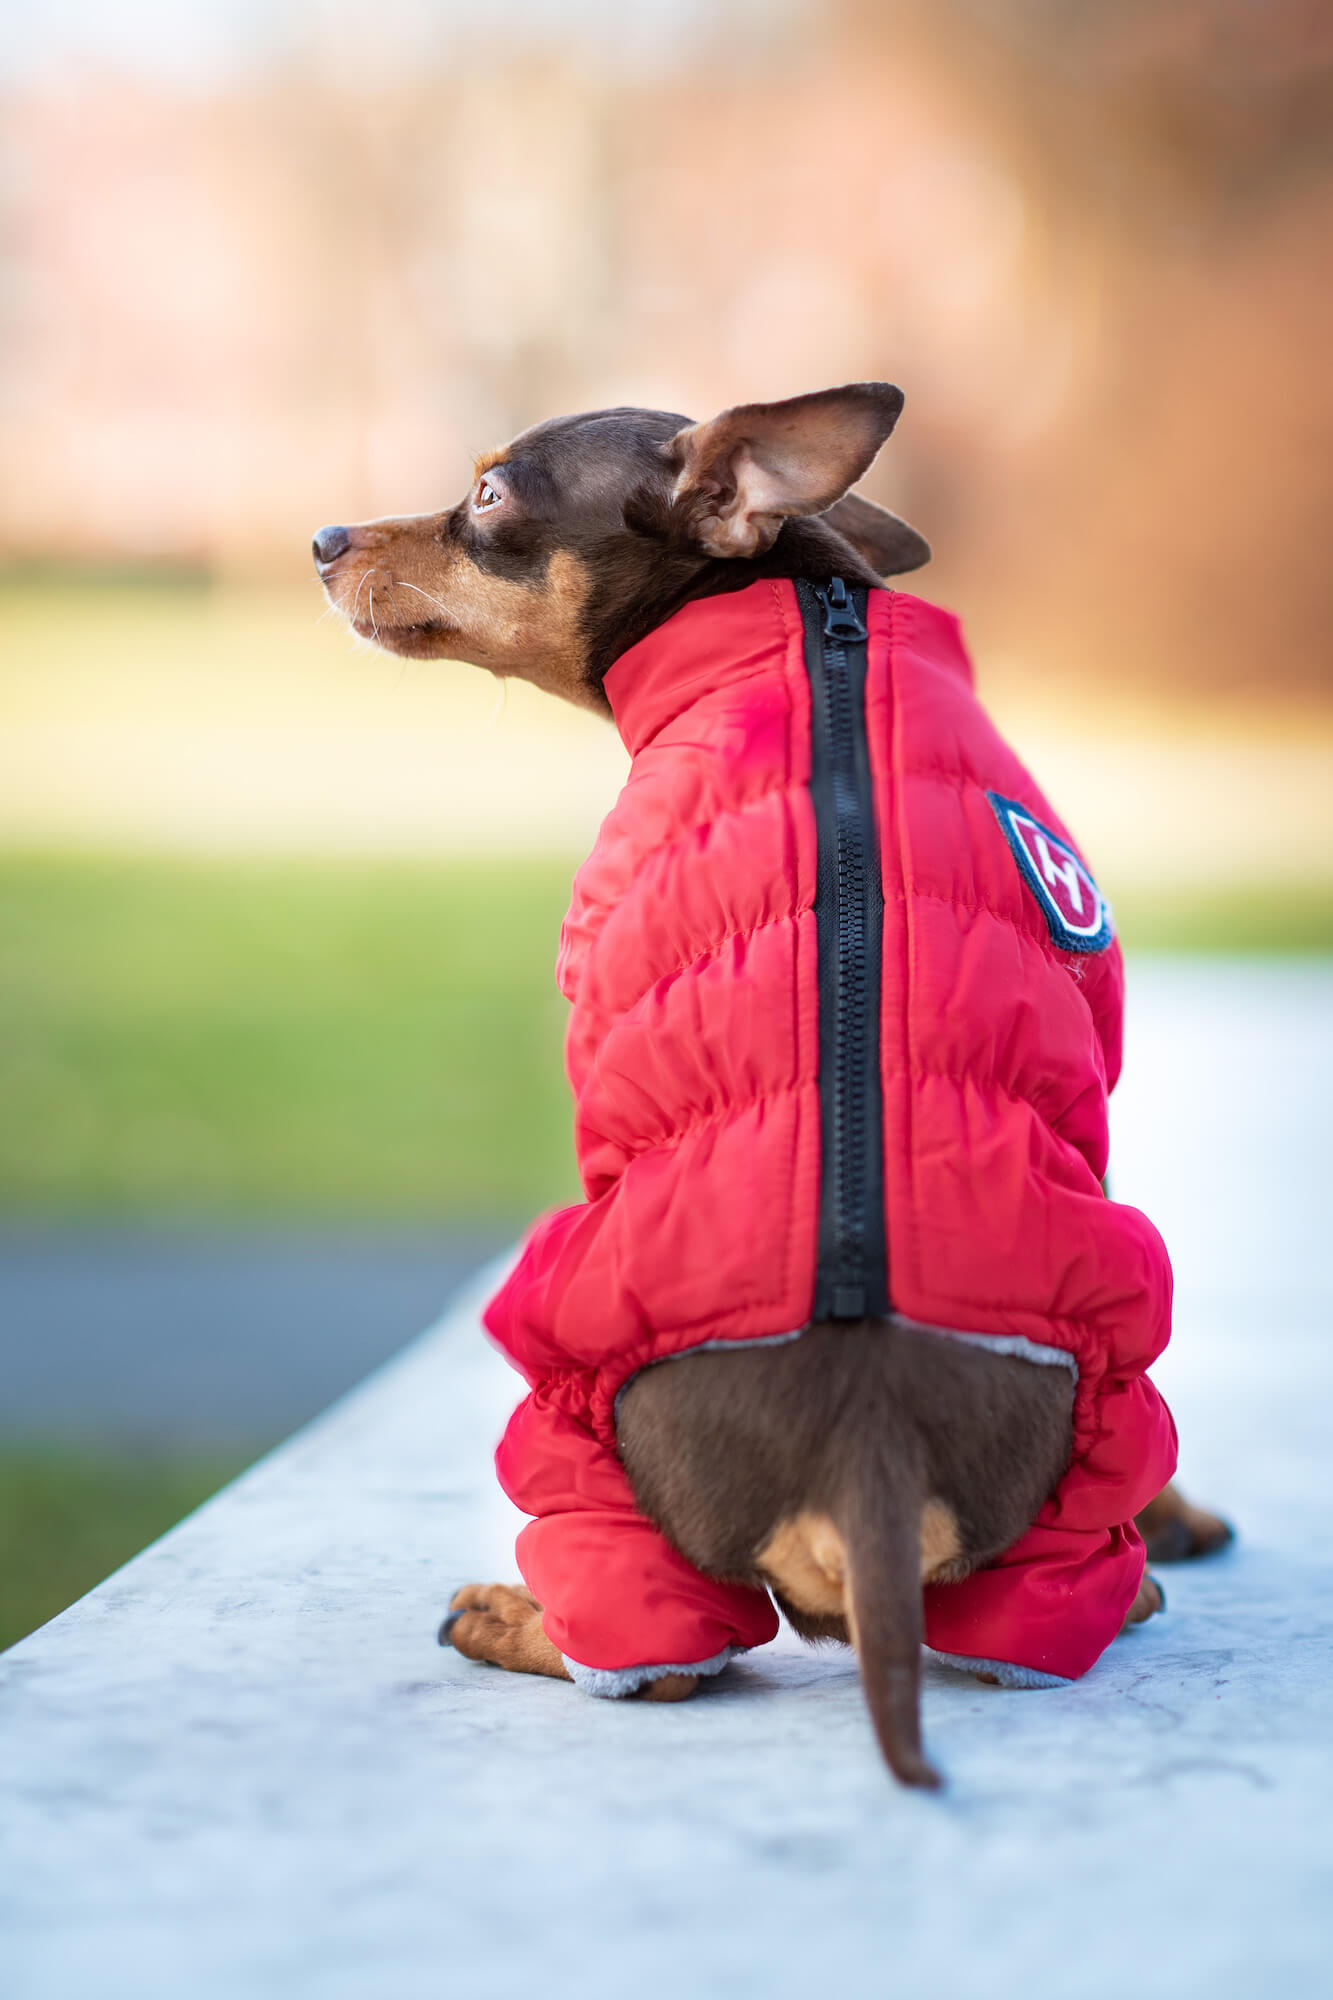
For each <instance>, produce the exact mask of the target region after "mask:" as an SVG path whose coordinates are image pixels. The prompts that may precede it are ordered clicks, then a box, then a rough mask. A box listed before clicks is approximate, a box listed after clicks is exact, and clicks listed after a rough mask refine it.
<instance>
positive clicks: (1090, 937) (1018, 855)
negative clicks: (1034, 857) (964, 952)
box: [986, 792, 1115, 952]
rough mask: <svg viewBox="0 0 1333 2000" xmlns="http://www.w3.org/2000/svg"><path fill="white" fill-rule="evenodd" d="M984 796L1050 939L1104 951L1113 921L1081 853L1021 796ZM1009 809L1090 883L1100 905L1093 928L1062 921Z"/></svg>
mask: <svg viewBox="0 0 1333 2000" xmlns="http://www.w3.org/2000/svg"><path fill="white" fill-rule="evenodd" d="M986 797H987V798H988V799H989V800H990V806H991V811H992V812H993V813H994V814H995V817H996V819H997V820H998V821H999V825H1000V832H1001V833H1002V834H1003V835H1004V837H1005V840H1006V842H1007V843H1008V846H1009V852H1010V853H1011V854H1012V855H1013V857H1014V860H1015V861H1016V862H1017V863H1018V872H1019V874H1020V875H1021V876H1022V877H1023V880H1024V881H1025V882H1026V883H1027V885H1028V887H1029V889H1031V891H1032V893H1033V895H1034V896H1035V897H1036V899H1037V903H1038V906H1039V908H1040V910H1041V913H1042V915H1043V916H1044V917H1045V919H1046V928H1047V930H1048V931H1049V932H1050V934H1051V937H1052V940H1053V941H1054V942H1055V943H1056V944H1058V945H1059V947H1060V949H1061V951H1083V952H1097V951H1105V950H1106V949H1107V947H1108V946H1109V945H1110V944H1111V942H1112V940H1113V939H1114V937H1115V922H1114V919H1113V917H1112V914H1111V905H1110V904H1109V903H1108V902H1107V900H1106V898H1105V896H1104V895H1103V894H1102V892H1101V889H1100V887H1099V886H1098V884H1097V882H1096V881H1095V880H1094V879H1093V874H1092V870H1091V869H1090V868H1089V867H1088V864H1087V862H1086V861H1085V860H1084V859H1083V856H1082V855H1081V854H1079V853H1077V852H1076V851H1075V850H1074V849H1073V848H1072V847H1071V846H1070V845H1069V842H1068V841H1067V840H1061V838H1060V836H1059V834H1058V833H1052V832H1051V829H1050V828H1049V827H1048V826H1046V825H1045V824H1044V823H1043V822H1042V821H1041V820H1039V819H1038V818H1037V815H1036V814H1035V813H1034V812H1033V811H1032V809H1031V807H1030V806H1025V805H1024V804H1023V803H1022V801H1021V800H1019V799H1007V798H1005V796H1004V794H1003V792H987V794H986ZM1010 813H1018V814H1020V815H1021V817H1022V818H1023V819H1025V820H1026V821H1027V822H1028V824H1029V825H1030V826H1035V827H1036V829H1037V831H1038V832H1039V833H1041V834H1043V835H1044V836H1045V838H1046V839H1047V840H1049V841H1050V843H1051V846H1052V847H1058V848H1059V850H1060V852H1061V854H1067V855H1068V856H1069V858H1070V860H1071V861H1074V862H1077V864H1078V867H1079V869H1080V870H1081V871H1082V873H1083V874H1084V875H1085V876H1086V877H1087V879H1088V881H1089V882H1091V883H1092V886H1093V890H1094V892H1095V893H1096V896H1097V901H1098V903H1099V904H1100V905H1101V912H1102V920H1101V923H1100V924H1099V926H1098V927H1097V929H1096V930H1095V931H1089V932H1084V931H1075V930H1071V929H1070V928H1069V925H1068V924H1067V923H1066V922H1065V920H1064V918H1063V916H1062V915H1061V913H1060V911H1059V909H1058V908H1057V906H1056V904H1055V902H1054V901H1053V900H1052V898H1051V896H1050V894H1049V892H1048V890H1047V888H1046V885H1045V883H1044V882H1043V881H1042V879H1041V877H1040V876H1039V875H1038V873H1037V871H1036V869H1035V868H1034V867H1033V865H1032V862H1031V860H1030V858H1029V856H1028V852H1027V849H1026V848H1025V847H1024V845H1023V843H1022V841H1021V840H1020V839H1019V837H1018V835H1017V833H1016V832H1015V830H1014V825H1013V822H1012V820H1011V819H1010V817H1009V815H1010Z"/></svg>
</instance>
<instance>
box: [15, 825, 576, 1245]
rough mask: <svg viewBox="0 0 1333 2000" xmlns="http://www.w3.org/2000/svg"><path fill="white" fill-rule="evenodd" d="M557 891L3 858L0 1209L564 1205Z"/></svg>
mask: <svg viewBox="0 0 1333 2000" xmlns="http://www.w3.org/2000/svg"><path fill="white" fill-rule="evenodd" d="M570 873H571V864H570V863H568V862H566V861H551V862H532V863H528V862H522V863H515V862H512V861H503V860H493V859H487V860H482V861H476V862H459V863H452V862H450V863H439V864H424V863H423V864H419V865H418V864H410V863H394V864H366V865H360V864H342V865H331V864H327V863H320V862H314V863H302V862H293V861H283V862H270V861H236V860H226V861H218V862H207V861H204V862H201V861H195V860H189V861H182V860H175V859H151V860H143V859H104V858H95V859H94V858H68V857H65V858H60V857H50V856H28V855H15V854H10V855H8V856H6V857H3V858H0V1207H3V1208H4V1209H7V1210H8V1211H10V1212H11V1213H14V1212H27V1213H33V1212H43V1213H46V1214H51V1213H53V1212H54V1213H58V1214H60V1215H65V1216H71V1217H73V1216H89V1215H96V1216H97V1217H99V1218H103V1219H115V1218H116V1217H125V1218H132V1217H144V1216H151V1217H155V1218H162V1217H170V1216H180V1215H190V1214H195V1215H200V1214H202V1215H207V1216H210V1217H235V1218H243V1217H253V1218H260V1217H262V1218H265V1219H269V1218H273V1217H293V1218H296V1217H308V1218H320V1217H328V1218H333V1217H338V1216H356V1217H358V1218H362V1219H368V1220H374V1219H376V1218H384V1219H389V1218H392V1219H395V1220H403V1219H413V1218H433V1217H440V1216H445V1215H448V1216H457V1217H488V1218H493V1217H497V1216H498V1217H511V1216H512V1217H513V1218H514V1220H515V1221H516V1222H517V1221H519V1220H521V1219H522V1218H523V1217H524V1216H525V1215H527V1214H528V1213H529V1212H530V1211H531V1210H532V1209H534V1208H536V1207H540V1206H541V1205H543V1204H546V1203H549V1202H552V1201H555V1200H559V1199H562V1198H564V1197H566V1196H568V1195H569V1194H571V1193H572V1192H573V1191H574V1190H575V1186H576V1183H575V1178H574V1170H573V1156H572V1148H571V1141H570V1117H569V1106H568V1099H567V1095H566V1089H565V1084H564V1079H563V1071H562V1059H561V1047H562V1035H563V1024H564V1013H565V1007H564V1002H563V1001H562V1000H561V999H560V996H559V995H558V993H557V992H556V990H555V985H554V981H553V978H552V971H551V967H552V963H553V960H554V953H555V946H556V939H557V934H558V930H559V924H560V918H561V914H562V912H563V909H564V906H565V902H566V900H567V896H568V890H569V877H570Z"/></svg>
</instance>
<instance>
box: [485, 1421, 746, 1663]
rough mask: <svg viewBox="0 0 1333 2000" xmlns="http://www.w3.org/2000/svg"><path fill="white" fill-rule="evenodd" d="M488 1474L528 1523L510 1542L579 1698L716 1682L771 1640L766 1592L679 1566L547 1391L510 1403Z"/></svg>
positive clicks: (590, 1441) (681, 1561)
mask: <svg viewBox="0 0 1333 2000" xmlns="http://www.w3.org/2000/svg"><path fill="white" fill-rule="evenodd" d="M495 1465H496V1471H497V1472H498V1474H499V1478H500V1484H501V1486H502V1487H503V1488H504V1490H505V1492H506V1493H507V1494H508V1495H509V1498H510V1499H511V1500H512V1501H513V1502H514V1504H515V1506H518V1507H521V1508H522V1509H523V1510H524V1512H525V1513H528V1514H532V1515H534V1516H535V1519H534V1520H533V1521H532V1522H531V1523H530V1524H529V1525H528V1526H527V1527H526V1528H524V1529H523V1531H522V1533H521V1534H520V1535H519V1538H518V1545H517V1554H518V1566H519V1569H520V1570H521V1571H522V1574H523V1578H524V1581H525V1582H526V1583H527V1585H528V1588H529V1589H530V1590H531V1591H532V1593H533V1595H534V1597H536V1598H537V1600H538V1601H539V1603H540V1604H541V1605H542V1625H543V1627H544V1628H545V1631H546V1635H547V1637H548V1638H549V1639H551V1640H552V1641H553V1642H554V1644H555V1645H557V1646H558V1647H559V1648H560V1651H561V1653H562V1654H563V1655H564V1659H565V1664H566V1665H567V1666H568V1668H569V1670H570V1673H571V1675H572V1676H573V1678H574V1680H575V1681H576V1682H578V1684H579V1685H580V1686H581V1687H583V1688H585V1689H586V1690H587V1691H588V1692H589V1693H592V1694H602V1695H626V1694H633V1693H634V1692H635V1690H636V1689H638V1688H640V1687H642V1686H643V1685H644V1684H645V1683H646V1682H648V1681H651V1680H656V1679H658V1678H660V1677H661V1676H662V1675H663V1674H667V1673H672V1672H681V1671H687V1672H690V1673H700V1674H708V1673H716V1672H718V1671H719V1669H721V1668H722V1667H724V1666H725V1665H726V1663H727V1661H728V1660H729V1659H730V1658H731V1657H732V1655H733V1654H734V1653H736V1652H740V1651H743V1650H745V1649H746V1648H748V1647H750V1646H762V1645H764V1644H765V1643H766V1642H767V1641H768V1640H769V1639H772V1638H773V1637H774V1636H775V1634H776V1632H777V1629H778V1621H777V1613H776V1612H775V1611H774V1608H773V1605H772V1602H771V1600H770V1599H769V1597H768V1594H767V1592H765V1591H762V1590H756V1589H751V1588H749V1587H748V1586H747V1585H744V1584H728V1583H719V1582H717V1581H715V1580H714V1579H713V1578H711V1577H706V1576H704V1575H703V1574H702V1573H701V1572H700V1571H699V1570H697V1569H695V1568H694V1567H693V1565H692V1564H691V1563H688V1562H686V1560H685V1558H684V1557H683V1556H682V1555H680V1554H678V1552H677V1551H676V1550H675V1549H673V1548H672V1546H671V1544H670V1543H669V1542H668V1541H667V1540H666V1538H665V1536H664V1535H662V1534H661V1532H660V1531H659V1530H658V1529H657V1528H655V1527H654V1526H653V1524H652V1523H651V1521H648V1520H646V1519H645V1518H644V1516H643V1515H642V1514H640V1513H639V1511H638V1509H637V1507H636V1506H635V1504H634V1495H633V1493H632V1491H631V1489H630V1484H629V1480H628V1479H627V1478H626V1476H625V1471H624V1467H623V1466H622V1465H621V1463H620V1460H619V1459H618V1458H617V1457H616V1455H615V1453H614V1452H613V1451H611V1450H610V1449H608V1447H607V1446H606V1445H604V1444H602V1443H601V1442H600V1441H599V1440H598V1439H597V1438H596V1437H595V1436H594V1435H593V1433H592V1432H591V1431H590V1430H589V1429H588V1428H587V1426H586V1425H585V1424H583V1423H582V1422H580V1421H579V1418H578V1416H577V1415H576V1414H574V1413H573V1412H571V1411H569V1410H566V1409H564V1408H561V1407H560V1402H559V1398H558V1393H557V1391H556V1389H555V1388H554V1387H553V1386H551V1385H548V1386H546V1387H544V1388H539V1389H537V1390H535V1391H534V1393H533V1394H532V1395H530V1396H529V1397H528V1398H527V1399H526V1401H524V1402H522V1403H520V1405H519V1407H518V1409H517V1410H515V1412H514V1415H513V1417H512V1418H511V1420H510V1423H509V1427H508V1429H507V1430H506V1432H505V1435H504V1437H503V1439H502V1440H501V1443H500V1448H499V1450H498V1451H497V1453H496V1458H495Z"/></svg>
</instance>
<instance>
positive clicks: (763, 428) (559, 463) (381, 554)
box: [314, 382, 930, 709]
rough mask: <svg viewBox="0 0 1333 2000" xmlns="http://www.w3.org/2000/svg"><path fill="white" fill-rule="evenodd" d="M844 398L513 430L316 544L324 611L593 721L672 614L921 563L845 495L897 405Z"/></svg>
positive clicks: (873, 393)
mask: <svg viewBox="0 0 1333 2000" xmlns="http://www.w3.org/2000/svg"><path fill="white" fill-rule="evenodd" d="M902 401H903V399H902V393H901V391H900V390H898V389H896V388H894V387H893V386H892V384H891V383H887V382H856V383H852V384H850V385H849V386H847V387H845V388H841V389H825V390H821V391H819V392H817V393H816V394H814V395H809V396H797V397H793V398H792V399H791V400H789V401H787V402H781V403H750V404H744V405H742V406H741V407H739V408H737V409H734V410H727V411H724V412H723V414H722V415H721V416H718V417H714V418H713V419H712V420H711V421H710V422H708V423H702V424H693V423H691V422H690V421H689V419H688V418H686V417H681V416H673V415H670V414H668V413H667V412H666V411H662V410H635V409H617V410H595V411H592V412H589V413H587V414H585V415H582V416H575V417H556V418H553V419H552V420H551V421H550V422H548V423H543V424H537V425H535V426H534V427H533V429H531V430H527V431H523V432H522V433H521V434H520V435H519V436H518V437H516V438H515V439H514V441H513V443H512V444H509V445H506V446H504V447H503V448H502V449H501V450H499V451H495V452H490V453H488V454H487V455H486V456H485V457H484V458H482V459H480V460H479V461H478V463H477V464H476V466H475V467H474V468H473V476H472V483H471V486H470V488H469V490H468V492H467V494H466V495H465V497H464V498H463V499H462V500H460V501H459V502H458V504H457V506H455V507H451V508H449V509H448V510H447V511H445V512H443V513H440V514H417V515H411V516H406V517H404V518H401V519H387V520H379V521H368V522H365V523H363V524H362V525H361V526H359V527H329V528H321V529H320V531H319V533H318V534H317V535H316V536H315V541H314V555H315V562H316V566H317V567H318V570H319V573H320V576H321V578H322V579H323V582H324V586H325V589H326V590H327V592H328V594H329V598H330V600H331V601H332V603H333V604H334V605H335V606H336V607H337V608H338V610H340V611H341V612H342V613H343V614H344V616H345V617H346V618H347V619H348V620H349V621H350V622H351V624H352V625H353V626H354V627H355V629H356V631H357V632H359V633H360V634H361V635H362V636H363V637H365V638H367V639H373V640H375V641H376V642H377V643H378V644H379V645H381V646H384V647H387V648H388V649H389V650H390V651H391V652H395V653H403V654H407V655H409V656H410V657H413V658H417V659H454V660H457V659H463V660H470V661H472V662H474V664H475V665H477V666H479V667H487V668H489V669H490V671H491V672H492V673H495V674H501V675H518V676H520V677H521V678H523V679H525V680H529V681H532V682H533V683H535V685H536V686H538V687H542V688H546V689H548V690H549V691H550V692H551V693H553V694H559V695H562V696H564V697H565V698H566V699H567V700H570V701H574V702H577V703H579V704H581V705H582V706H586V707H593V708H598V709H604V708H605V705H606V704H605V697H604V696H603V694H602V686H601V683H602V676H603V675H604V674H605V672H606V669H607V667H608V666H609V665H610V664H611V662H612V660H614V659H615V658H616V656H617V655H618V654H619V653H621V652H623V651H624V650H625V648H626V647H627V646H629V645H632V644H633V643H634V642H635V640H637V639H640V638H642V637H643V636H644V634H645V633H646V632H650V631H651V630H652V629H653V628H654V626H655V625H658V624H660V623H661V622H662V620H663V619H664V618H667V617H669V616H670V615H671V613H672V612H673V611H675V610H677V609H678V608H679V607H680V605H681V604H683V603H685V602H686V601H687V600H688V599H690V598H691V597H697V596H705V595H709V594H711V593H714V592H717V591H724V590H735V589H739V588H742V587H743V586H744V585H745V584H747V583H749V582H752V581H753V580H754V579H755V578H756V577H758V576H762V575H809V576H813V577H815V578H816V579H817V580H818V579H820V578H823V577H827V576H829V575H832V574H834V573H835V572H837V571H839V570H841V571H842V572H844V573H845V574H847V575H848V577H849V580H860V581H863V582H874V581H877V580H878V579H879V578H880V577H884V576H891V575H894V574H896V573H898V572H899V571H902V570H908V569H915V568H916V567H918V566H919V565H920V564H921V563H923V562H925V561H927V560H928V558H929V555H930V550H929V548H928V546H927V544H926V543H925V541H924V540H923V539H922V537H921V536H920V535H918V534H917V532H916V530H915V529H913V528H909V527H908V526H907V524H906V523H905V522H903V521H900V520H899V519H898V518H897V516H896V515H893V514H889V513H887V512H886V511H885V510H884V509H883V508H881V507H876V506H874V505H873V504H872V503H871V502H870V501H868V500H864V499H862V498H861V497H860V496H859V495H856V494H852V493H849V491H848V489H849V488H850V487H851V486H852V485H853V484H854V483H855V481H856V480H858V479H860V478H861V477H862V476H863V475H864V474H865V473H866V472H867V471H868V469H869V467H870V465H871V464H872V463H873V461H874V459H875V456H876V454H877V453H878V451H879V449H880V446H881V445H882V444H883V443H884V441H885V439H886V438H887V437H888V435H889V433H890V431H891V430H892V429H893V426H894V424H895V423H896V421H897V418H898V413H899V411H900V410H901V408H902Z"/></svg>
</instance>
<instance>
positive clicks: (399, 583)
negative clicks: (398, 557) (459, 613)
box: [393, 576, 449, 618]
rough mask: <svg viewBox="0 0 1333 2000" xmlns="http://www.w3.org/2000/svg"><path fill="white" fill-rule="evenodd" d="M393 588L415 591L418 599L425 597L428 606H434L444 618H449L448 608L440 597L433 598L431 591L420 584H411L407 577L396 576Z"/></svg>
mask: <svg viewBox="0 0 1333 2000" xmlns="http://www.w3.org/2000/svg"><path fill="white" fill-rule="evenodd" d="M393 588H394V589H395V590H415V592H416V594H417V596H418V597H424V598H425V600H426V602H427V604H433V605H434V606H435V609H436V610H437V611H442V612H443V613H444V616H445V617H446V618H448V616H449V608H448V606H447V605H446V604H444V603H442V602H441V600H440V599H439V598H438V597H435V596H433V595H432V594H431V592H430V591H429V590H423V589H422V588H421V586H420V584H417V583H409V582H408V581H407V578H406V577H405V576H396V577H395V578H394V579H393Z"/></svg>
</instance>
